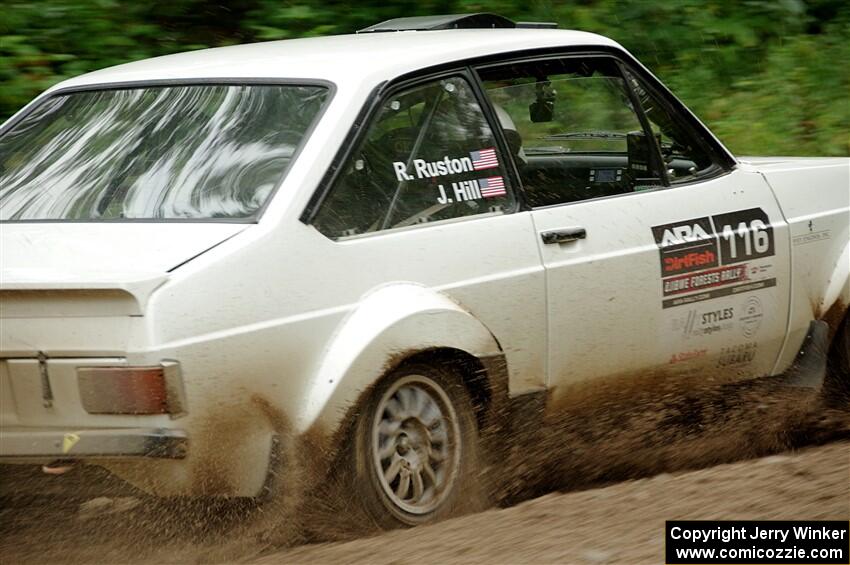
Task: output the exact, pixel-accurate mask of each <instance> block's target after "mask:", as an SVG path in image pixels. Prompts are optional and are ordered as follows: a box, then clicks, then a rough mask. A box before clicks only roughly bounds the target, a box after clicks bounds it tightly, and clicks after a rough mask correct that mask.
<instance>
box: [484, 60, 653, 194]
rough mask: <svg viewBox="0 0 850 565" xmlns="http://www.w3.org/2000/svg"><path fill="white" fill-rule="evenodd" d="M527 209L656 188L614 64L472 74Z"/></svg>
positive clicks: (538, 64)
mask: <svg viewBox="0 0 850 565" xmlns="http://www.w3.org/2000/svg"><path fill="white" fill-rule="evenodd" d="M478 73H479V76H480V77H481V79H482V81H483V82H484V87H485V89H486V90H487V93H488V96H489V97H490V100H491V101H492V103H493V106H494V108H495V109H496V113H497V115H498V116H499V120H500V122H501V124H500V125H501V127H502V129H503V130H504V132H505V137H506V138H507V140H508V144H509V146H510V147H511V152H512V153H513V156H514V159H515V161H516V164H517V168H518V170H519V174H520V177H521V179H522V182H523V188H524V190H525V192H526V194H527V196H528V199H529V203H530V204H531V205H532V206H548V205H552V204H561V203H565V202H574V201H578V200H585V199H588V198H599V197H602V196H611V195H615V194H624V193H628V192H633V191H637V190H643V189H647V188H654V187H657V186H660V185H661V184H662V181H661V178H662V176H661V174H659V171H658V170H657V169H658V167H657V166H656V165H655V163H657V162H658V160H657V158H653V152H654V151H656V150H655V148H654V147H653V145H654V143H656V140H655V139H651V138H647V135H646V132H645V131H644V129H643V128H642V126H641V122H640V120H639V118H638V114H637V112H636V110H635V108H634V105H633V104H632V98H631V97H630V95H629V92H628V90H627V86H626V82H625V80H624V78H623V76H622V74H621V73H620V70H619V66H618V65H617V63H616V61H615V60H614V59H611V58H609V57H582V58H563V59H551V60H541V61H531V62H520V63H515V64H508V65H502V66H495V67H486V68H482V69H479V70H478Z"/></svg>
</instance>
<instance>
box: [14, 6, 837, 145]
mask: <svg viewBox="0 0 850 565" xmlns="http://www.w3.org/2000/svg"><path fill="white" fill-rule="evenodd" d="M3 2H4V5H3V6H2V8H0V14H2V17H0V118H4V117H8V116H9V115H11V114H12V113H13V112H14V111H15V110H17V109H18V108H20V107H21V106H22V105H23V104H25V103H26V102H27V101H28V100H30V99H31V98H32V97H33V96H34V95H36V94H37V93H38V92H40V91H42V90H44V89H45V88H47V87H48V86H50V85H52V84H54V83H56V82H57V81H59V80H62V79H65V78H68V77H71V76H74V75H77V74H80V73H83V72H87V71H90V70H94V69H98V68H102V67H106V66H110V65H114V64H118V63H122V62H127V61H133V60H137V59H142V58H146V57H152V56H156V55H161V54H165V53H172V52H176V51H186V50H190V49H200V48H204V47H212V46H220V45H229V44H234V43H245V42H252V41H266V40H273V39H286V38H294V37H304V36H315V35H327V34H337V33H350V32H352V31H354V30H356V29H359V28H362V27H365V26H367V25H369V24H372V23H375V22H378V21H381V20H384V19H389V18H393V17H400V16H407V15H419V14H436V13H457V12H477V11H488V12H496V13H499V14H503V15H505V16H507V17H510V18H513V19H517V20H550V21H557V22H558V23H559V24H560V26H561V27H562V28H572V29H583V30H587V31H593V32H597V33H601V34H603V35H607V36H609V37H612V38H614V39H615V40H617V41H619V42H620V43H621V44H623V45H624V46H625V47H627V48H628V49H629V50H630V51H632V52H633V53H634V54H635V55H636V56H637V57H638V58H639V59H641V60H642V61H643V62H644V63H645V64H646V65H647V66H649V67H650V68H651V69H652V70H653V71H654V72H655V73H656V74H658V75H659V76H660V77H661V78H662V79H663V80H664V81H665V82H666V83H667V84H668V85H669V86H670V87H671V89H672V90H673V91H674V92H676V93H677V94H678V95H679V96H680V97H681V98H682V99H683V101H684V102H685V103H686V104H688V106H690V107H691V108H692V109H693V110H694V111H695V112H696V113H697V114H698V115H700V116H701V117H702V118H703V119H704V120H705V121H706V122H707V123H708V125H709V126H710V127H712V129H713V130H714V131H715V132H716V133H717V134H718V135H719V136H720V137H721V138H723V139H724V140H725V141H726V142H727V143H728V145H729V146H730V148H731V149H732V150H733V151H735V152H736V153H741V154H745V153H751V154H755V153H774V154H779V153H782V154H789V155H791V154H793V155H806V154H823V155H848V154H850V99H849V98H850V97H849V96H848V95H850V66H848V65H847V61H848V60H850V41H848V38H850V2H847V1H846V0H677V1H676V2H665V1H662V0H654V1H640V0H631V1H626V0H574V1H571V2H558V1H556V0H551V1H547V0H532V1H531V2H528V1H527V0H526V1H519V0H490V1H487V2H483V1H476V0H419V1H416V2H414V1H413V0H399V1H396V2H392V3H388V2H382V1H378V0H364V1H362V2H358V3H349V2H342V1H340V0H327V1H325V2H321V3H318V2H308V1H297V0H296V1H292V0H228V1H224V0H220V1H213V2H211V1H206V0H152V1H150V2H147V3H142V2H120V1H119V0H29V1H25V0H3Z"/></svg>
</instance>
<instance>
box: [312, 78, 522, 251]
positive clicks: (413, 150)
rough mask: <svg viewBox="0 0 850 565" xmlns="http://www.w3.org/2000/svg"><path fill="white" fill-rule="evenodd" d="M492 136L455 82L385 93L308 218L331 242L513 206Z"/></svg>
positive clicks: (463, 85)
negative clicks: (385, 95) (314, 210)
mask: <svg viewBox="0 0 850 565" xmlns="http://www.w3.org/2000/svg"><path fill="white" fill-rule="evenodd" d="M512 198H513V197H512V196H511V194H510V193H509V191H508V186H507V181H506V179H505V168H504V165H503V161H502V158H501V156H500V155H499V151H498V150H497V149H496V141H495V138H494V136H493V132H492V130H491V129H490V126H489V124H488V123H487V120H486V118H485V117H484V114H483V113H482V111H481V107H480V106H479V104H478V102H477V100H476V98H475V94H474V93H473V90H472V88H471V87H470V85H469V84H468V83H467V81H466V80H464V79H463V78H461V77H451V78H445V79H441V80H435V81H433V82H429V83H426V84H423V85H419V86H415V87H411V88H409V89H407V90H402V91H400V92H397V93H395V94H393V95H391V96H389V97H388V98H387V99H386V100H385V101H384V103H383V105H382V107H381V108H380V110H379V111H378V113H377V115H376V116H375V118H374V119H373V121H372V123H371V124H370V125H369V127H368V130H367V132H366V135H365V138H364V139H363V141H362V142H361V143H360V144H359V146H358V147H357V148H356V149H355V151H353V153H352V154H351V156H350V157H349V159H348V161H347V162H346V163H345V164H344V165H343V167H342V172H341V174H340V175H339V176H338V177H337V179H336V181H335V184H334V186H333V187H332V188H331V191H330V193H329V195H328V197H327V199H326V200H325V201H324V203H323V204H322V206H321V208H320V209H319V212H318V214H317V216H316V219H315V220H314V225H315V226H316V228H317V229H319V231H321V232H322V233H324V234H325V235H327V236H328V237H332V238H340V237H346V236H353V235H358V234H364V233H370V232H375V231H379V230H385V229H391V228H402V227H408V226H412V225H415V224H424V223H429V222H436V221H439V220H447V219H452V218H460V217H464V216H472V215H476V214H499V213H503V212H505V211H509V210H510V209H512V208H513V199H512Z"/></svg>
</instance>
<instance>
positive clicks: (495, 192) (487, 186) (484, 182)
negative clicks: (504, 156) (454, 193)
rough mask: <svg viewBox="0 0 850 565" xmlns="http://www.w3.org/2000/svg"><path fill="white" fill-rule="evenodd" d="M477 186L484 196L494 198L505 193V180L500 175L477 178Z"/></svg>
mask: <svg viewBox="0 0 850 565" xmlns="http://www.w3.org/2000/svg"><path fill="white" fill-rule="evenodd" d="M478 188H480V189H481V196H483V197H484V198H496V197H497V196H504V195H505V180H504V179H503V178H502V177H487V178H486V179H478Z"/></svg>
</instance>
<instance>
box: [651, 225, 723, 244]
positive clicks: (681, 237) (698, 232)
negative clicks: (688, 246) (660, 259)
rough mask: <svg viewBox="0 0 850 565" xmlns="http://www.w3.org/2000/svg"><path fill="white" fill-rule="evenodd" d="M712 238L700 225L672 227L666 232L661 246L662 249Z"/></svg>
mask: <svg viewBox="0 0 850 565" xmlns="http://www.w3.org/2000/svg"><path fill="white" fill-rule="evenodd" d="M711 238H712V236H711V235H710V234H709V233H708V232H707V231H705V229H704V228H703V227H702V226H701V225H699V224H693V225H687V224H686V225H679V226H672V227H669V228H667V229H665V230H664V234H663V235H662V236H661V241H660V242H659V244H660V245H661V247H667V246H669V245H682V244H684V243H689V242H692V241H699V240H701V239H711Z"/></svg>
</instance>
